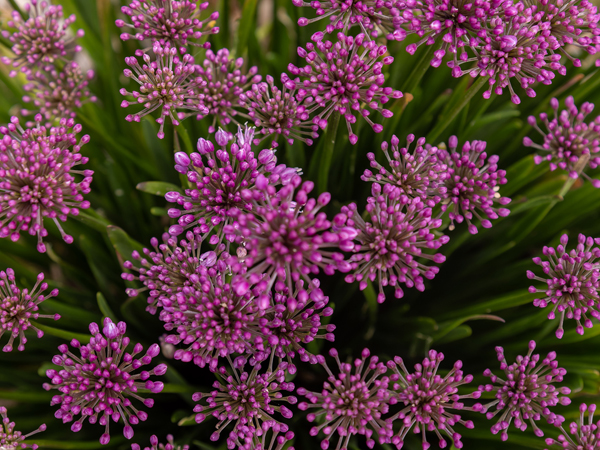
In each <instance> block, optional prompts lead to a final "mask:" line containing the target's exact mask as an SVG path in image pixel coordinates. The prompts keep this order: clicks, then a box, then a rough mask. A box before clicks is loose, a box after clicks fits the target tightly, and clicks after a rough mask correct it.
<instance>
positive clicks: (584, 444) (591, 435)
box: [546, 403, 600, 450]
mask: <svg viewBox="0 0 600 450" xmlns="http://www.w3.org/2000/svg"><path fill="white" fill-rule="evenodd" d="M586 411H587V412H588V420H587V423H586V420H585V413H586ZM594 412H596V405H593V404H592V405H590V406H589V407H588V405H586V404H585V403H582V404H581V405H579V422H571V423H570V424H569V432H567V431H565V429H564V428H563V426H562V425H560V431H562V434H561V435H559V436H558V438H557V439H553V438H546V445H553V446H559V447H562V448H563V449H564V450H596V449H598V447H599V446H600V434H599V432H598V429H599V428H600V421H599V422H596V423H594ZM554 448H556V447H554Z"/></svg>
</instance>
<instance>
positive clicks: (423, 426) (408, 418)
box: [386, 350, 479, 450]
mask: <svg viewBox="0 0 600 450" xmlns="http://www.w3.org/2000/svg"><path fill="white" fill-rule="evenodd" d="M443 360H444V354H443V353H438V352H436V351H435V350H429V354H428V356H427V357H426V358H425V359H424V360H423V363H422V364H415V371H414V372H413V373H410V372H409V371H408V370H407V369H406V366H405V365H404V362H403V361H402V358H400V357H398V356H397V357H395V358H394V360H393V361H389V362H388V364H387V365H388V367H389V368H390V369H391V370H393V371H394V374H393V375H391V376H390V390H391V391H393V394H392V397H391V400H390V404H392V405H393V404H395V403H403V408H402V410H401V411H399V412H398V413H396V414H394V415H393V416H392V417H390V418H388V419H387V420H386V421H387V422H388V423H390V424H393V423H394V422H395V421H396V420H398V421H401V423H402V427H401V428H400V431H399V432H398V433H397V434H396V435H394V437H393V438H392V439H391V441H392V443H393V444H395V445H396V447H397V448H402V447H403V444H404V438H405V437H406V435H407V434H408V433H409V431H411V430H413V432H414V433H415V434H419V433H421V434H422V436H423V449H424V450H427V449H428V448H429V447H430V444H429V443H428V442H427V436H426V431H434V432H435V434H436V435H437V437H438V438H439V439H440V447H441V448H445V447H446V446H447V445H448V444H447V442H446V440H445V439H444V438H443V437H442V435H441V434H440V431H441V432H443V433H445V434H446V435H448V437H449V438H450V440H451V442H452V443H453V445H454V447H456V448H462V447H463V444H462V442H461V435H460V434H459V433H457V432H456V431H455V430H454V428H453V427H454V426H455V425H456V424H461V425H463V426H465V427H466V428H473V427H474V425H473V422H472V421H471V420H464V419H462V418H461V416H460V415H459V414H456V413H455V412H454V411H452V410H456V411H461V410H463V409H471V408H465V406H464V404H463V403H462V400H463V399H467V398H478V397H479V396H478V395H477V394H475V395H473V394H466V395H459V394H458V387H459V386H463V385H466V384H469V383H470V382H471V381H473V376H472V375H466V376H464V375H463V372H462V370H461V369H462V361H456V362H455V363H454V367H453V368H452V370H450V372H448V373H447V374H446V375H445V376H442V375H440V374H439V373H438V370H439V367H440V363H441V362H442V361H443Z"/></svg>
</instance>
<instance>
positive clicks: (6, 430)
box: [0, 406, 46, 450]
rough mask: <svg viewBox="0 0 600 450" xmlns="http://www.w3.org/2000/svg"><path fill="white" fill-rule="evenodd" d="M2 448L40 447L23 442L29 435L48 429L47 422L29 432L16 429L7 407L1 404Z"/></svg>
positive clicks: (0, 442)
mask: <svg viewBox="0 0 600 450" xmlns="http://www.w3.org/2000/svg"><path fill="white" fill-rule="evenodd" d="M0 418H2V420H1V421H0V448H2V449H6V450H16V449H18V448H22V449H23V448H32V449H33V450H35V449H36V448H38V445H37V444H26V443H25V442H23V441H24V440H25V439H27V438H28V437H29V436H31V435H34V434H37V433H41V432H42V431H46V424H42V425H40V426H39V428H38V429H37V430H35V431H32V432H31V433H29V434H25V435H24V434H23V433H21V432H20V431H15V423H14V422H11V421H10V419H9V418H8V411H7V410H6V407H4V406H0Z"/></svg>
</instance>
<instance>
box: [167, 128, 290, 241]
mask: <svg viewBox="0 0 600 450" xmlns="http://www.w3.org/2000/svg"><path fill="white" fill-rule="evenodd" d="M215 138H216V142H217V145H218V146H219V147H220V149H217V150H216V151H215V146H214V144H213V143H212V142H211V141H208V140H206V139H203V138H201V139H199V140H198V145H197V149H198V153H196V152H194V153H192V154H191V155H187V154H186V153H184V152H177V153H176V154H175V163H176V164H175V170H177V171H178V172H179V173H182V174H185V175H186V177H187V179H188V182H189V183H190V185H191V186H192V188H190V189H186V190H185V192H184V194H180V193H179V192H176V191H173V192H168V193H167V194H166V195H165V199H166V200H167V202H169V203H177V205H179V206H180V207H183V210H181V209H178V208H170V209H169V211H168V214H169V217H171V218H174V219H175V218H177V219H178V225H173V226H171V227H170V228H169V233H170V234H171V235H174V236H177V235H179V234H181V233H183V231H184V230H185V229H186V228H190V227H192V226H194V227H196V226H199V227H200V229H201V231H202V233H206V232H208V231H210V230H211V229H212V228H213V227H216V226H221V225H224V224H227V223H230V222H231V221H232V218H233V216H234V215H235V214H237V211H248V210H249V208H250V201H249V200H248V199H244V198H242V191H243V190H246V189H248V190H254V189H257V187H256V182H257V179H258V177H259V176H261V175H262V176H265V177H268V179H269V181H270V182H272V183H274V184H278V183H282V184H286V183H289V182H290V180H291V179H292V177H293V176H294V175H296V174H297V173H298V172H299V170H298V169H294V168H290V167H286V166H285V165H283V164H279V165H277V158H276V157H275V152H274V150H269V149H265V150H262V151H261V152H260V153H259V154H258V157H256V156H254V153H253V151H252V141H253V139H254V128H248V127H245V128H244V129H243V130H242V128H241V127H238V132H237V133H236V134H235V136H234V137H233V140H232V139H231V136H230V135H229V134H228V133H227V132H225V131H223V130H219V131H217V133H216V134H215ZM230 140H231V141H232V142H230ZM220 238H222V235H221V236H218V237H216V238H215V237H214V236H213V237H212V238H211V241H210V243H211V244H213V245H214V244H216V243H217V242H219V239H220ZM215 239H216V240H215Z"/></svg>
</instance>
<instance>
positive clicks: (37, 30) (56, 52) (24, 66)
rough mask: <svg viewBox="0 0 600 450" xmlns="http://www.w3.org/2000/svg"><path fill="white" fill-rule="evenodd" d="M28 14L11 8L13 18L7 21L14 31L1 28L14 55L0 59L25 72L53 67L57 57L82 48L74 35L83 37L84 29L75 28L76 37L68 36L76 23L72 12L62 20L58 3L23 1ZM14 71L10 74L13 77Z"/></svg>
mask: <svg viewBox="0 0 600 450" xmlns="http://www.w3.org/2000/svg"><path fill="white" fill-rule="evenodd" d="M24 9H25V13H26V15H27V17H26V18H25V19H23V18H22V17H21V15H20V14H19V12H17V11H13V13H12V20H9V21H8V22H7V25H8V26H9V27H10V28H13V29H15V31H14V32H12V33H11V32H10V31H7V30H4V31H2V36H3V37H4V38H6V39H9V40H10V42H12V43H13V46H12V51H13V53H14V54H15V57H14V58H9V57H8V56H4V57H2V58H1V61H2V62H3V63H4V64H11V65H12V66H13V67H15V68H19V67H20V68H21V71H22V72H24V73H29V72H30V71H31V70H32V69H34V70H46V71H50V70H52V69H53V67H52V64H54V62H55V61H56V60H59V59H60V60H64V61H66V60H67V59H68V58H69V57H71V56H72V55H73V53H75V52H78V51H80V50H81V46H79V45H76V44H75V40H76V37H83V34H84V33H83V30H77V33H76V37H68V36H67V29H68V28H69V26H70V25H71V24H72V23H73V22H75V15H71V16H70V17H68V18H67V19H65V20H63V10H62V6H61V5H52V4H50V2H47V1H45V0H30V3H26V4H25V8H24ZM16 74H17V72H16V70H13V71H11V73H10V76H15V75H16Z"/></svg>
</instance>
